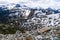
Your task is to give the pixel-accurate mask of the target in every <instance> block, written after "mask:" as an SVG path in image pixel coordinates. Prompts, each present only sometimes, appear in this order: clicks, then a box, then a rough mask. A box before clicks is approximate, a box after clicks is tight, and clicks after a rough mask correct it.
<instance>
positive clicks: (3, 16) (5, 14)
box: [0, 4, 60, 22]
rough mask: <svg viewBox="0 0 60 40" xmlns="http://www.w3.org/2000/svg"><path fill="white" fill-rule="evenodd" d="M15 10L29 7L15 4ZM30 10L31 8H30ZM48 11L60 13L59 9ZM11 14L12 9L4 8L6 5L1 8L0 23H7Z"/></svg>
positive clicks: (49, 9)
mask: <svg viewBox="0 0 60 40" xmlns="http://www.w3.org/2000/svg"><path fill="white" fill-rule="evenodd" d="M14 7H15V8H17V7H27V6H25V5H23V6H22V5H20V4H15V6H14ZM28 8H29V7H28ZM31 9H34V8H31ZM35 10H38V9H35ZM39 10H42V9H41V8H40V9H39ZM46 10H48V11H53V12H55V13H60V9H57V10H55V9H52V8H47V9H46ZM10 13H11V12H10V9H8V8H7V7H4V5H2V6H1V7H0V22H6V21H7V20H8V19H7V18H8V15H9V14H10Z"/></svg>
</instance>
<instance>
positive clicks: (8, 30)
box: [0, 24, 17, 34]
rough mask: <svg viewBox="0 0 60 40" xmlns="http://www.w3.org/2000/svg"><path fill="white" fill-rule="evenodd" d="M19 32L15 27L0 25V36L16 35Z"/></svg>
mask: <svg viewBox="0 0 60 40" xmlns="http://www.w3.org/2000/svg"><path fill="white" fill-rule="evenodd" d="M16 31H17V28H16V27H15V26H11V25H9V24H0V34H14V33H15V32H16Z"/></svg>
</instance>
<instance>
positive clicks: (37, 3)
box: [0, 0, 60, 9]
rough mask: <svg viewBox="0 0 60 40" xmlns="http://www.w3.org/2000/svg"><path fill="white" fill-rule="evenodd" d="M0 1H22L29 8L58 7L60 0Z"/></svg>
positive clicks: (2, 0)
mask: <svg viewBox="0 0 60 40" xmlns="http://www.w3.org/2000/svg"><path fill="white" fill-rule="evenodd" d="M22 2H23V3H22ZM0 3H22V4H24V5H26V6H28V7H31V8H36V7H37V8H39V7H42V8H48V7H51V8H55V9H60V0H0Z"/></svg>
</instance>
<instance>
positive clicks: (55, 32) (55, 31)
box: [0, 27, 60, 40]
mask: <svg viewBox="0 0 60 40" xmlns="http://www.w3.org/2000/svg"><path fill="white" fill-rule="evenodd" d="M0 40H60V27H56V28H53V27H43V28H41V29H36V30H31V31H25V32H24V33H22V32H20V31H16V33H15V34H5V35H3V34H0Z"/></svg>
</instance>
